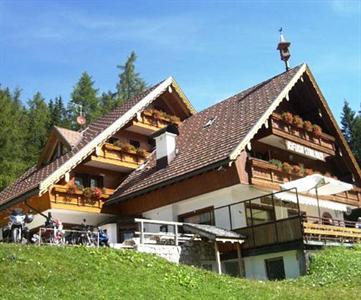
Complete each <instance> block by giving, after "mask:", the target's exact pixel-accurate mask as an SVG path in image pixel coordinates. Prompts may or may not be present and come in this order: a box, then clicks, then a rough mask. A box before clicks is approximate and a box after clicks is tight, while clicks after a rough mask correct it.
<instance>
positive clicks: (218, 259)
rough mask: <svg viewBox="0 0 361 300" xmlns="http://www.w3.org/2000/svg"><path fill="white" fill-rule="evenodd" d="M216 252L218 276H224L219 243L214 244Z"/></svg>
mask: <svg viewBox="0 0 361 300" xmlns="http://www.w3.org/2000/svg"><path fill="white" fill-rule="evenodd" d="M214 252H215V255H216V263H217V272H218V274H222V268H221V255H220V254H219V250H218V245H217V242H214Z"/></svg>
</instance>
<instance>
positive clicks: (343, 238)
mask: <svg viewBox="0 0 361 300" xmlns="http://www.w3.org/2000/svg"><path fill="white" fill-rule="evenodd" d="M327 222H328V224H325V223H327ZM234 231H236V232H238V233H241V234H242V235H244V236H246V237H247V238H246V240H245V243H244V244H243V246H242V247H243V248H244V249H253V248H257V247H264V246H270V245H275V244H282V243H287V242H295V241H303V243H305V244H310V245H324V244H353V243H359V242H360V241H361V229H359V228H355V222H348V221H340V220H332V221H331V222H330V220H325V219H320V218H316V217H306V218H303V217H299V216H296V217H291V218H287V219H281V220H277V221H273V222H267V223H264V224H257V225H254V226H248V227H245V228H240V229H235V230H234Z"/></svg>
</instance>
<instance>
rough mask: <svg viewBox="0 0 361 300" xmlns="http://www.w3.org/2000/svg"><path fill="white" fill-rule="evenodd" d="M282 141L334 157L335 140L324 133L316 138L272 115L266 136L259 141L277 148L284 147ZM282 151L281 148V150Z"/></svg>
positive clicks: (279, 116) (274, 114)
mask: <svg viewBox="0 0 361 300" xmlns="http://www.w3.org/2000/svg"><path fill="white" fill-rule="evenodd" d="M284 140H287V141H291V142H294V143H296V144H299V145H302V146H305V147H307V148H310V149H313V150H316V151H319V152H322V153H324V154H326V155H335V151H336V147H335V138H334V137H333V136H331V135H328V134H326V133H324V132H322V133H321V135H320V136H316V135H315V134H314V133H312V132H308V131H306V130H305V129H304V128H299V127H297V126H295V125H291V124H288V123H286V122H285V121H284V120H283V119H282V117H281V115H279V114H277V113H273V114H272V116H271V119H270V128H269V129H268V132H267V136H266V137H263V138H262V139H261V141H262V142H264V143H266V144H270V145H273V146H275V147H278V148H282V147H285V143H284ZM282 149H283V148H282Z"/></svg>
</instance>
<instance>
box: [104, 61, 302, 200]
mask: <svg viewBox="0 0 361 300" xmlns="http://www.w3.org/2000/svg"><path fill="white" fill-rule="evenodd" d="M300 68H301V66H298V67H295V68H293V69H291V70H289V71H288V72H285V73H282V74H280V75H278V76H275V77H273V78H271V79H269V80H267V81H264V82H262V83H260V84H258V85H256V86H254V87H251V88H249V89H247V90H245V91H242V92H240V93H238V94H237V95H234V96H232V97H230V98H228V99H226V100H224V101H222V102H220V103H218V104H216V105H214V106H211V107H209V108H207V109H205V110H204V111H202V112H199V113H197V114H195V115H193V116H192V117H190V118H188V119H186V120H185V121H184V122H183V123H182V124H181V125H180V126H179V136H178V138H177V146H176V147H177V149H178V153H177V155H176V157H175V159H174V160H173V161H172V162H171V163H170V164H169V165H168V166H167V167H165V168H163V169H160V170H157V168H156V161H155V153H153V154H152V156H151V157H150V159H149V161H148V163H147V164H146V165H145V166H144V168H139V169H138V170H135V171H133V173H131V174H130V175H129V176H128V177H127V179H126V180H125V181H124V182H123V183H122V184H121V185H120V186H119V187H118V189H117V191H116V192H115V193H114V195H113V197H112V198H111V199H110V200H109V201H108V202H107V203H108V205H109V204H111V203H114V202H116V201H118V200H119V201H122V200H126V199H128V198H130V197H132V196H134V195H135V194H136V193H142V192H145V191H146V190H151V189H155V188H157V187H158V186H159V185H163V184H167V183H169V182H171V181H174V180H175V179H176V178H181V177H182V176H186V174H192V172H195V171H196V170H200V169H203V168H205V167H207V166H210V165H213V164H216V163H217V162H221V161H225V162H226V161H227V160H228V159H229V156H230V153H231V152H232V151H233V150H234V149H235V148H236V147H237V146H238V145H239V144H240V143H241V141H242V140H243V139H244V138H245V137H246V135H247V134H248V133H249V132H250V130H251V129H252V128H253V127H254V126H255V124H256V123H257V121H258V120H259V119H260V118H261V117H262V115H263V114H264V113H265V112H266V110H267V109H268V108H269V107H270V105H271V104H272V103H273V102H274V101H275V99H276V98H277V97H278V96H279V94H280V93H281V92H282V91H283V90H284V88H285V87H286V86H287V84H288V83H289V82H290V80H291V79H292V78H293V77H294V76H295V75H296V73H297V71H298V70H299V69H300ZM210 119H214V122H213V123H212V125H210V126H209V127H205V126H204V125H205V124H206V123H207V122H208V121H209V120H210Z"/></svg>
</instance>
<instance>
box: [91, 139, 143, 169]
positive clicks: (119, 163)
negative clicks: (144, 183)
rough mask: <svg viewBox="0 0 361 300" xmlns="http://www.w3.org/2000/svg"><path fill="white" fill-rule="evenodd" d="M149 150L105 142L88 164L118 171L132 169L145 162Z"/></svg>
mask: <svg viewBox="0 0 361 300" xmlns="http://www.w3.org/2000/svg"><path fill="white" fill-rule="evenodd" d="M148 156H149V152H147V151H145V150H143V149H131V148H124V147H119V146H116V145H113V144H110V143H105V144H104V145H103V146H102V147H101V148H99V149H97V150H96V151H95V154H94V155H92V156H91V157H90V161H89V162H87V165H90V166H94V167H100V168H105V169H111V170H116V171H131V170H134V169H136V168H138V167H139V165H141V164H142V163H144V161H145V159H146V158H147V157H148Z"/></svg>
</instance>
